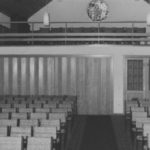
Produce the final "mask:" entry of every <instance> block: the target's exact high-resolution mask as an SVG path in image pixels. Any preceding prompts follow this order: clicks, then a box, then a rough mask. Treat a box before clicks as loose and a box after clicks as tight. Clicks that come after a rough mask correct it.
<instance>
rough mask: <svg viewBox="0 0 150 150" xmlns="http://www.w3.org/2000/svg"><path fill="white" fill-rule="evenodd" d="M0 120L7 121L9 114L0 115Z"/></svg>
mask: <svg viewBox="0 0 150 150" xmlns="http://www.w3.org/2000/svg"><path fill="white" fill-rule="evenodd" d="M0 119H9V113H8V112H7V113H0Z"/></svg>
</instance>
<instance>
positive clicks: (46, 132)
mask: <svg viewBox="0 0 150 150" xmlns="http://www.w3.org/2000/svg"><path fill="white" fill-rule="evenodd" d="M33 136H34V137H46V138H48V137H49V138H53V139H56V137H57V129H56V127H54V126H52V127H34V128H33Z"/></svg>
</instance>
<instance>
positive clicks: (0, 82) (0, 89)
mask: <svg viewBox="0 0 150 150" xmlns="http://www.w3.org/2000/svg"><path fill="white" fill-rule="evenodd" d="M3 93H4V58H3V57H0V95H3Z"/></svg>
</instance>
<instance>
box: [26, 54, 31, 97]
mask: <svg viewBox="0 0 150 150" xmlns="http://www.w3.org/2000/svg"><path fill="white" fill-rule="evenodd" d="M30 80H31V78H30V57H27V58H26V94H27V95H30Z"/></svg>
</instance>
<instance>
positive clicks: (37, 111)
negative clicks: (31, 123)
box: [35, 108, 50, 113]
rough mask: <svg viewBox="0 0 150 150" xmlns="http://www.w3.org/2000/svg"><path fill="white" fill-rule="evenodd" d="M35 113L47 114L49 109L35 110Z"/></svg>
mask: <svg viewBox="0 0 150 150" xmlns="http://www.w3.org/2000/svg"><path fill="white" fill-rule="evenodd" d="M35 112H36V113H49V112H50V109H49V108H36V109H35Z"/></svg>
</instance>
